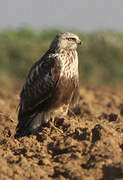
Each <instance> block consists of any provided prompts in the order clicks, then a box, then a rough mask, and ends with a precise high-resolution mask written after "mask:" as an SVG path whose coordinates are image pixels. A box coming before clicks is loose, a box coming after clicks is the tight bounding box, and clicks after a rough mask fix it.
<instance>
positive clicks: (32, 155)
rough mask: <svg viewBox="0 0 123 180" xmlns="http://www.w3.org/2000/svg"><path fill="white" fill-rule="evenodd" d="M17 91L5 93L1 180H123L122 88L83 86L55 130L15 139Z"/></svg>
mask: <svg viewBox="0 0 123 180" xmlns="http://www.w3.org/2000/svg"><path fill="white" fill-rule="evenodd" d="M18 93H19V91H18V90H11V91H9V92H8V90H6V89H0V180H11V179H12V180H22V179H23V180H39V179H46V180H51V179H54V180H55V179H58V180H65V179H67V180H69V179H70V180H115V179H117V180H118V179H120V180H121V179H123V88H122V87H116V86H115V87H97V86H93V85H91V86H88V85H87V86H84V87H82V88H81V99H80V103H79V106H78V107H77V108H76V109H75V110H74V113H72V112H70V113H69V116H68V117H67V118H66V119H65V120H63V119H61V120H59V121H57V122H56V124H55V125H56V127H58V128H59V129H61V130H62V131H63V134H62V133H60V132H59V131H58V130H57V129H54V128H52V127H44V128H43V129H42V131H40V132H39V133H37V134H35V135H31V136H29V137H22V138H20V139H18V140H17V139H14V137H13V135H14V133H15V127H16V124H17V115H16V114H17V112H16V108H17V104H18V100H19V97H18Z"/></svg>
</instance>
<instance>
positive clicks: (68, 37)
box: [50, 32, 81, 50]
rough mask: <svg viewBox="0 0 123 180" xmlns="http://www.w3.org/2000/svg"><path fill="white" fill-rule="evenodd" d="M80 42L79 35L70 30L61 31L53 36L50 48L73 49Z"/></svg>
mask: <svg viewBox="0 0 123 180" xmlns="http://www.w3.org/2000/svg"><path fill="white" fill-rule="evenodd" d="M80 44H81V40H80V39H79V37H78V36H77V35H75V34H73V33H71V32H63V33H60V34H58V35H56V37H55V38H54V40H53V41H52V43H51V46H50V48H52V49H67V50H72V49H73V50H74V49H76V48H77V46H78V45H80Z"/></svg>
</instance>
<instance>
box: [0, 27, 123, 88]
mask: <svg viewBox="0 0 123 180" xmlns="http://www.w3.org/2000/svg"><path fill="white" fill-rule="evenodd" d="M59 32H61V31H59V30H44V31H41V32H39V31H33V30H32V29H29V28H20V29H16V30H14V29H8V30H4V31H1V32H0V84H2V85H4V86H10V87H11V86H12V85H13V82H15V83H16V82H23V81H24V79H25V77H26V75H27V73H28V71H29V69H30V67H31V65H32V64H33V63H34V62H35V61H36V60H38V59H39V58H40V57H41V56H42V55H43V54H44V53H45V52H46V51H47V49H48V47H49V45H50V43H51V41H52V39H53V38H54V36H55V35H56V34H57V33H59ZM73 32H74V33H76V34H78V35H79V36H80V38H81V40H82V41H83V42H84V45H83V46H81V47H79V48H78V53H79V61H80V66H79V68H80V80H81V82H87V83H88V82H89V83H96V84H102V83H103V84H123V33H118V32H117V33H115V32H110V31H108V32H96V33H89V34H85V33H79V32H76V31H73Z"/></svg>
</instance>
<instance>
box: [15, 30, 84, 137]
mask: <svg viewBox="0 0 123 180" xmlns="http://www.w3.org/2000/svg"><path fill="white" fill-rule="evenodd" d="M80 43H81V41H80V39H79V37H78V36H76V35H75V34H72V33H70V32H65V33H60V34H58V35H57V36H56V37H55V38H54V40H53V42H52V43H51V45H50V48H49V50H48V51H47V52H46V54H45V55H44V56H43V57H42V58H41V59H40V60H39V61H37V62H36V63H35V64H34V65H33V66H32V68H31V70H30V71H29V73H28V76H27V79H26V82H25V84H24V87H23V89H22V92H21V94H20V104H19V113H18V120H19V122H18V125H17V128H16V134H15V137H20V136H24V135H28V134H30V133H33V132H35V131H36V130H37V129H38V128H39V127H41V125H42V124H43V123H44V122H48V121H49V120H50V119H51V118H52V119H54V118H56V117H57V118H64V117H65V116H66V115H67V112H68V108H69V106H74V105H75V104H76V103H77V100H78V97H79V93H78V92H79V74H78V55H77V51H76V48H77V45H78V44H80Z"/></svg>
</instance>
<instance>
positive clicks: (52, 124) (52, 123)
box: [50, 117, 63, 134]
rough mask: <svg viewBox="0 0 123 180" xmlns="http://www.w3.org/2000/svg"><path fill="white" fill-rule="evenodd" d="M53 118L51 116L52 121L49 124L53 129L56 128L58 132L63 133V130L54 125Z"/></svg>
mask: <svg viewBox="0 0 123 180" xmlns="http://www.w3.org/2000/svg"><path fill="white" fill-rule="evenodd" d="M54 120H55V118H54V117H53V118H52V121H50V125H51V126H52V127H53V128H54V129H55V130H57V131H58V132H60V133H61V134H63V131H62V130H61V129H59V128H57V127H56V126H55V125H54Z"/></svg>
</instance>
